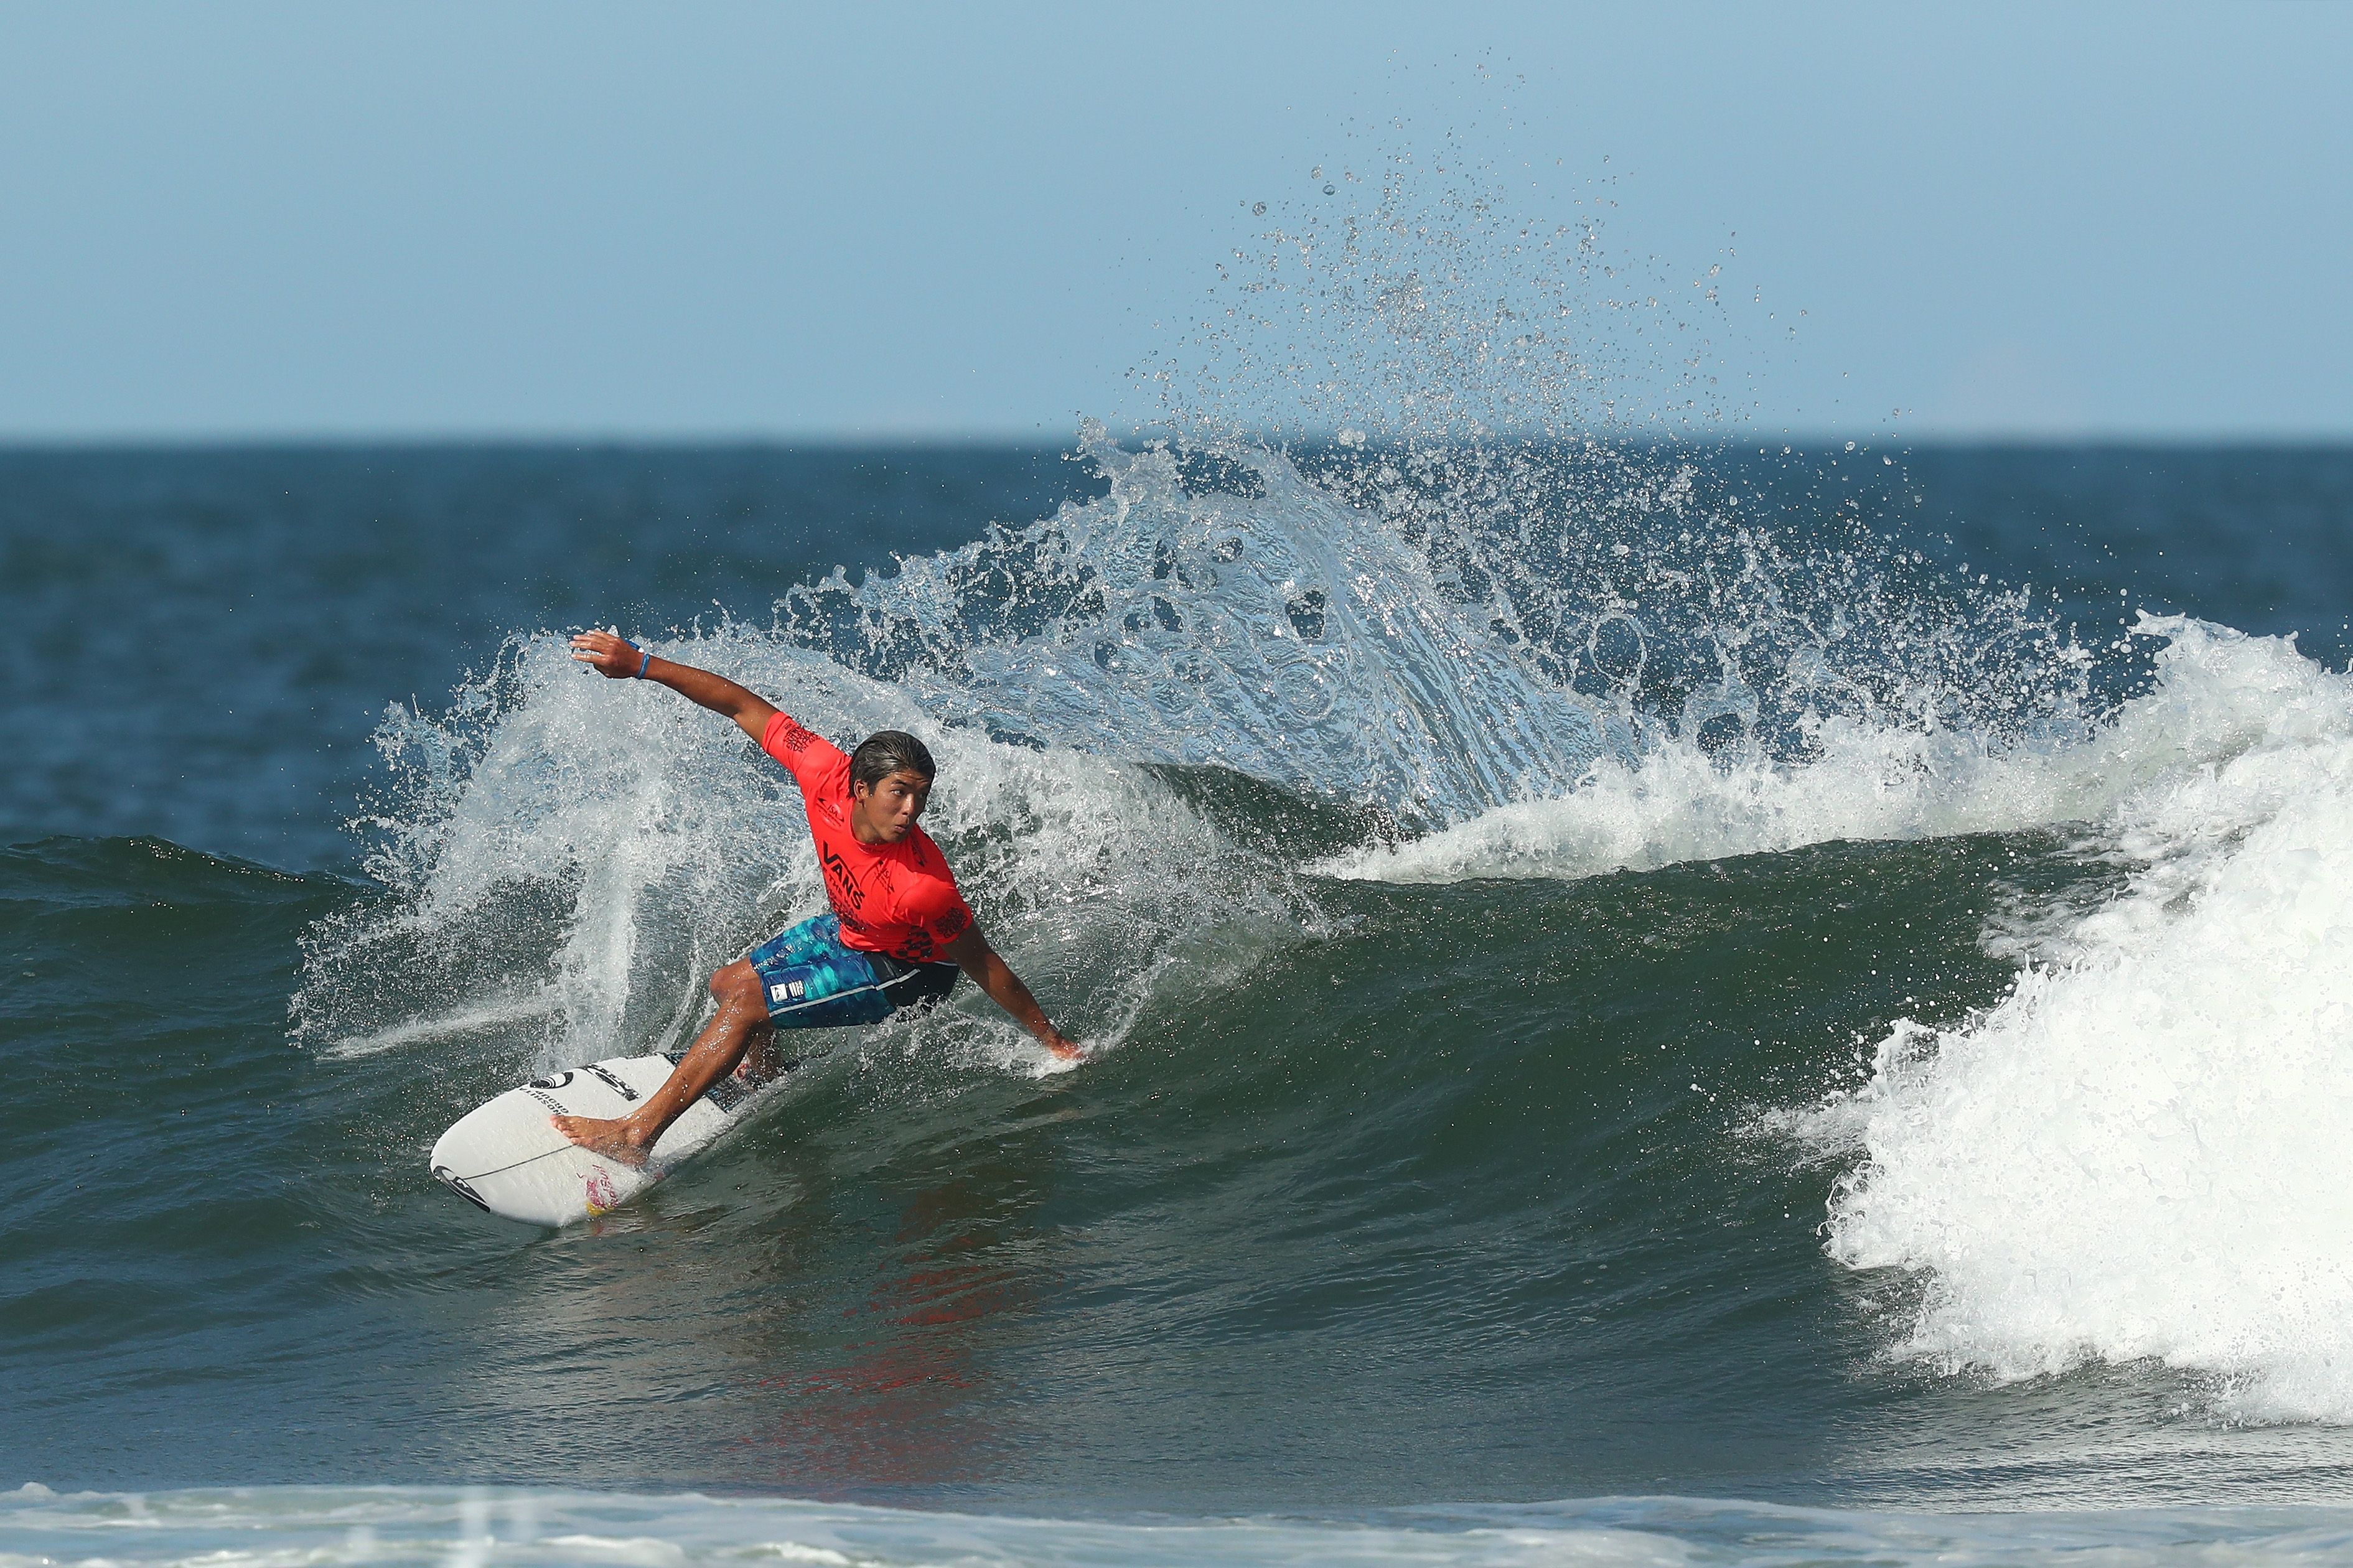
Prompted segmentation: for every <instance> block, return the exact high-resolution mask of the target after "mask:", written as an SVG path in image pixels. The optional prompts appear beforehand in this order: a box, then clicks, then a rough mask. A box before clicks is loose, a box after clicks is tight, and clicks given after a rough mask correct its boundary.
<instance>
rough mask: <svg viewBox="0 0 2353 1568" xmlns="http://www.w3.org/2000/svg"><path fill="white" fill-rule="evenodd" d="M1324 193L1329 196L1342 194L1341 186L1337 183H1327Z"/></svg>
mask: <svg viewBox="0 0 2353 1568" xmlns="http://www.w3.org/2000/svg"><path fill="white" fill-rule="evenodd" d="M1339 194H1340V187H1339V186H1337V185H1325V186H1324V195H1327V196H1336V195H1339Z"/></svg>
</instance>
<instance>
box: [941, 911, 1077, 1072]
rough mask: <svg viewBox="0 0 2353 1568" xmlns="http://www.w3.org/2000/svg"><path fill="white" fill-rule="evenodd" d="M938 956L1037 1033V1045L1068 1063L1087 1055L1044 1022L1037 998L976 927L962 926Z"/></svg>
mask: <svg viewBox="0 0 2353 1568" xmlns="http://www.w3.org/2000/svg"><path fill="white" fill-rule="evenodd" d="M940 955H941V956H942V957H944V958H950V959H954V960H955V963H956V966H957V967H958V968H960V969H962V970H963V971H964V972H965V973H966V974H969V975H971V976H972V983H973V984H975V985H977V986H979V987H980V988H981V990H982V991H984V992H986V993H987V995H988V999H989V1000H990V1001H992V1002H994V1003H996V1004H997V1005H998V1006H1000V1007H1002V1008H1004V1009H1005V1010H1006V1011H1007V1012H1008V1013H1010V1014H1012V1015H1013V1021H1014V1022H1015V1023H1017V1024H1018V1025H1020V1026H1022V1027H1023V1028H1025V1029H1027V1030H1029V1032H1030V1033H1031V1034H1033V1035H1035V1036H1037V1037H1038V1043H1039V1045H1041V1046H1043V1047H1046V1048H1047V1049H1048V1050H1050V1051H1051V1052H1053V1053H1054V1054H1055V1055H1056V1056H1058V1057H1060V1058H1062V1059H1063V1060H1064V1061H1069V1062H1074V1061H1078V1060H1080V1059H1081V1058H1083V1057H1084V1056H1085V1055H1086V1054H1087V1053H1086V1051H1085V1050H1084V1048H1082V1047H1080V1046H1078V1045H1076V1044H1075V1043H1073V1042H1071V1041H1070V1040H1067V1039H1064V1038H1063V1037H1062V1032H1061V1031H1060V1029H1057V1028H1056V1027H1054V1026H1053V1025H1052V1024H1050V1023H1049V1022H1048V1021H1047V1018H1046V1010H1045V1009H1044V1008H1043V1007H1040V1006H1039V1005H1038V998H1036V997H1035V996H1032V995H1030V994H1029V987H1028V986H1027V985H1024V984H1021V976H1019V975H1018V974H1016V973H1013V970H1012V967H1011V966H1010V965H1008V963H1006V962H1005V960H1003V959H1001V958H999V957H997V950H996V949H995V948H993V947H991V946H989V945H988V939H987V937H985V936H983V935H981V934H980V928H979V927H978V926H968V927H966V928H965V933H964V934H963V935H962V936H960V937H958V938H956V939H955V941H954V942H950V943H948V944H947V946H945V947H944V948H942V949H940Z"/></svg>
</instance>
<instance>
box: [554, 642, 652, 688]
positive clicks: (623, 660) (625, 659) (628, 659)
mask: <svg viewBox="0 0 2353 1568" xmlns="http://www.w3.org/2000/svg"><path fill="white" fill-rule="evenodd" d="M572 657H573V658H576V659H578V660H579V661H580V662H581V663H583V664H585V665H586V666H587V667H588V668H591V669H593V670H595V671H596V673H597V674H599V675H601V676H603V677H604V678H605V679H607V680H627V679H629V678H630V677H632V676H634V675H636V674H637V673H638V665H640V664H641V663H643V662H644V660H645V653H644V650H643V649H641V648H638V647H633V646H631V645H630V644H629V643H628V641H627V640H626V639H624V638H622V637H617V636H616V635H615V634H613V633H611V632H600V631H586V632H575V633H574V634H573V637H572Z"/></svg>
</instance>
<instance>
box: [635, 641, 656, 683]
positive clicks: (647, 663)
mask: <svg viewBox="0 0 2353 1568" xmlns="http://www.w3.org/2000/svg"><path fill="white" fill-rule="evenodd" d="M653 667H654V650H653V649H651V648H648V649H646V657H645V658H641V659H639V660H638V679H639V680H643V679H645V678H646V671H648V670H649V669H651V668H653Z"/></svg>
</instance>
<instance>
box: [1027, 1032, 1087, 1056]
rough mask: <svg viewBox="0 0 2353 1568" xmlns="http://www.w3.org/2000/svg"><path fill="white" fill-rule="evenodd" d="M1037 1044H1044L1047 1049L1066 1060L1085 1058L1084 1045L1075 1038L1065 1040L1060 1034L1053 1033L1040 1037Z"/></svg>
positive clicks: (1085, 1049)
mask: <svg viewBox="0 0 2353 1568" xmlns="http://www.w3.org/2000/svg"><path fill="white" fill-rule="evenodd" d="M1039 1044H1040V1045H1042V1046H1044V1047H1046V1048H1047V1049H1048V1050H1050V1051H1051V1052H1053V1053H1054V1054H1055V1055H1056V1056H1058V1057H1060V1058H1062V1059H1063V1060H1064V1061H1066V1062H1082V1061H1084V1060H1086V1059H1087V1048H1086V1047H1084V1046H1082V1045H1081V1044H1079V1043H1078V1042H1077V1041H1076V1040H1066V1039H1064V1038H1063V1037H1061V1036H1060V1035H1054V1036H1051V1037H1047V1038H1045V1039H1041V1040H1040V1041H1039Z"/></svg>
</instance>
